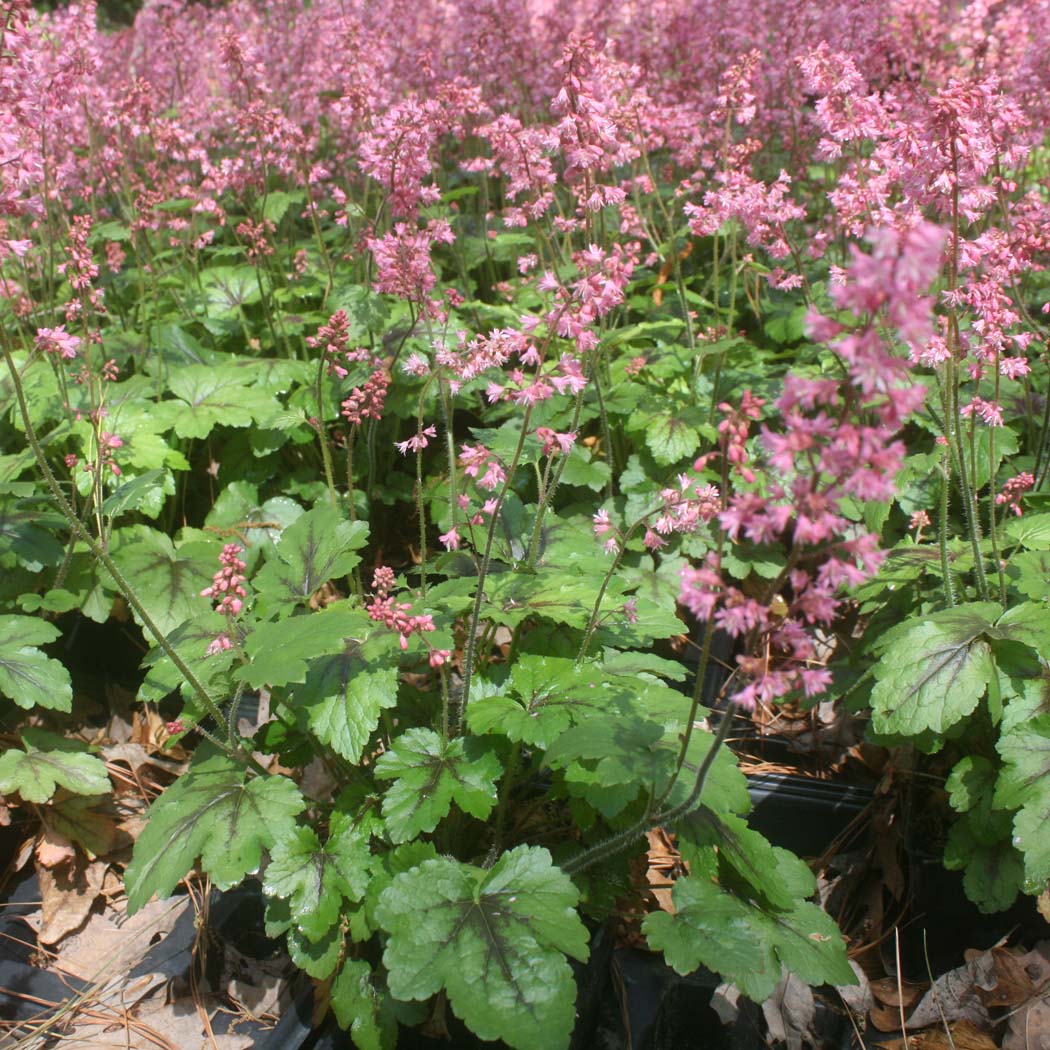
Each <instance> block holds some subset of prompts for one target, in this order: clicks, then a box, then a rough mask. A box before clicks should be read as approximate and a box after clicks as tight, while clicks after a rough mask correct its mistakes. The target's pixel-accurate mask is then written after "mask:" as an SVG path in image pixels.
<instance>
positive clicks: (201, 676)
mask: <svg viewBox="0 0 1050 1050" xmlns="http://www.w3.org/2000/svg"><path fill="white" fill-rule="evenodd" d="M228 629H229V624H228V623H227V622H226V617H225V616H223V615H222V614H221V613H218V612H209V613H205V614H204V615H203V616H199V617H197V618H196V619H194V620H191V621H188V622H186V623H183V624H181V625H180V626H178V627H176V628H175V630H174V631H172V632H170V633H169V635H168V642H169V643H170V644H171V645H172V646H173V647H174V649H175V651H176V652H177V653H178V654H179V656H180V657H181V658H182V659H183V661H184V662H185V663H186V665H187V666H188V667H189V669H190V670H191V671H192V672H193V673H194V674H195V675H196V676H197V679H198V680H199V681H200V683H201V684H202V685H203V686H204V687H205V688H206V689H207V690H208V691H209V692H210V693H212V694H213V695H220V694H223V693H225V692H226V690H227V685H228V682H229V679H228V677H227V672H228V671H229V669H230V666H231V665H232V664H233V662H234V659H235V658H236V654H235V653H234V651H233V650H232V649H227V650H223V651H221V652H217V653H213V654H211V655H210V656H209V655H208V647H209V646H210V645H211V643H212V642H213V641H215V639H216V638H217V637H218V636H219V635H220V634H222V633H223V632H224V631H227V630H228ZM142 666H143V667H145V668H146V676H145V678H143V680H142V684H141V685H140V686H139V691H138V696H137V697H136V699H137V700H139V701H143V702H146V703H157V702H159V701H161V700H163V699H164V698H165V697H166V696H169V695H170V694H171V693H174V692H177V691H178V690H180V689H181V691H182V695H183V697H184V699H186V700H187V701H189V702H190V703H196V702H197V694H196V692H195V691H194V688H193V686H192V685H190V684H189V682H187V681H186V680H185V678H184V677H183V675H182V672H181V671H180V670H179V669H178V668H177V667H176V666H175V665H174V664H173V663H172V662H171V658H170V657H168V656H167V655H166V654H165V652H164V650H163V649H161V648H160V646H154V647H153V648H152V649H150V651H149V652H148V653H147V654H146V657H145V659H143V661H142Z"/></svg>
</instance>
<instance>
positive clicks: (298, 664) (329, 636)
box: [237, 603, 374, 689]
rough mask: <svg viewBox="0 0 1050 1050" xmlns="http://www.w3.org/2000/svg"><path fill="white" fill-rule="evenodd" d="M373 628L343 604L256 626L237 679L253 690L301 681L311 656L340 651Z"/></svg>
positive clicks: (360, 615)
mask: <svg viewBox="0 0 1050 1050" xmlns="http://www.w3.org/2000/svg"><path fill="white" fill-rule="evenodd" d="M373 626H374V625H373V624H372V622H371V621H370V620H369V619H368V616H367V615H366V614H365V612H364V611H363V610H362V609H351V608H348V607H347V605H346V604H345V603H339V604H336V605H330V606H328V607H327V608H325V609H322V610H321V611H320V612H315V613H304V614H302V615H300V616H289V617H288V618H287V619H284V620H277V621H275V622H273V623H261V624H258V625H257V626H256V628H255V630H254V631H252V633H251V634H250V635H248V638H247V641H246V642H245V643H244V649H245V652H247V654H248V655H249V656H250V657H251V663H250V664H247V665H245V666H244V667H241V668H240V669H239V670H238V671H237V676H238V677H239V678H240V679H241V680H242V681H243V682H246V683H247V684H248V685H250V686H251V687H252V688H253V689H258V688H259V687H260V686H263V685H270V686H282V685H287V684H288V683H289V682H304V681H306V675H307V670H308V668H309V666H310V662H311V661H312V660H313V659H314V658H315V657H318V656H321V655H323V654H325V653H338V652H342V651H343V650H345V649H346V648H347V645H348V643H351V642H353V640H354V638H355V637H357V638H363V637H365V636H366V635H367V634H368V632H369V631H370V629H371V628H372V627H373Z"/></svg>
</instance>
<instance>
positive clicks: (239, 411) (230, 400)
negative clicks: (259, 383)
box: [158, 365, 281, 438]
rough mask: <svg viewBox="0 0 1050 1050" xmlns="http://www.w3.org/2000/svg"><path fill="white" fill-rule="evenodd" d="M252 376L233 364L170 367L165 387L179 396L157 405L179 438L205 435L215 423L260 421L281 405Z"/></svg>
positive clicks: (246, 424) (232, 424)
mask: <svg viewBox="0 0 1050 1050" xmlns="http://www.w3.org/2000/svg"><path fill="white" fill-rule="evenodd" d="M252 380H253V376H252V375H251V373H250V372H245V371H243V370H241V369H238V368H237V367H236V366H234V365H186V366H185V367H183V368H179V369H175V370H173V371H172V373H171V376H170V378H169V380H168V389H169V390H170V391H171V392H172V394H174V395H175V397H176V398H178V399H179V400H178V401H176V402H162V404H161V406H158V407H159V408H161V409H164V410H165V411H166V412H168V413H169V415H170V420H171V425H172V427H173V429H174V431H175V433H176V434H177V435H178V436H179V437H180V438H206V437H207V436H208V435H209V434H210V433H211V431H212V430H213V429H214V428H215V427H217V426H225V427H250V426H251V425H252V424H253V423H264V422H265V421H267V420H268V419H269V418H270V417H271V416H274V415H276V414H277V413H278V412H279V411H280V410H281V406H280V405H279V404H278V402H277V401H275V400H274V399H273V398H272V397H271V396H270V395H269V394H268V393H267V392H266V391H265V390H260V389H259V388H258V387H256V386H254V385H253V383H252ZM169 404H170V405H171V407H170V408H167V406H168V405H169Z"/></svg>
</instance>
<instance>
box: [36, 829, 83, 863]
mask: <svg viewBox="0 0 1050 1050" xmlns="http://www.w3.org/2000/svg"><path fill="white" fill-rule="evenodd" d="M76 856H77V851H76V850H75V849H74V848H73V843H72V842H70V841H69V839H67V838H66V837H65V835H60V834H59V833H58V832H57V831H55V830H54V829H53V828H49V827H48V826H47V824H45V825H44V831H43V833H42V834H41V836H40V838H39V839H38V840H37V844H36V860H37V863H38V864H39V865H41V866H42V867H45V868H57V867H58V866H59V865H60V864H69V863H72V862H73V861H74V860H75V859H76Z"/></svg>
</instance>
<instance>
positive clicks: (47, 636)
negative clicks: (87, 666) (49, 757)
mask: <svg viewBox="0 0 1050 1050" xmlns="http://www.w3.org/2000/svg"><path fill="white" fill-rule="evenodd" d="M59 633H60V632H59V630H58V628H57V627H55V625H54V624H50V623H48V622H47V621H46V620H41V619H39V618H38V617H35V616H0V695H2V696H6V697H9V698H10V699H11V700H14V702H15V703H16V704H18V706H19V707H24V708H26V709H29V708H31V707H46V708H50V709H51V710H53V711H67V712H68V711H69V710H70V709H71V707H72V703H73V687H72V686H71V684H70V681H69V672H68V671H67V670H66V669H65V668H64V667H63V666H62V665H61V664H60V663H59V662H58V661H57V660H52V659H51V657H50V656H48V655H47V654H46V653H44V652H43V651H42V650H40V649H38V648H37V646H38V645H45V644H46V643H47V642H53V641H54V640H55V639H56V638H57V637H58V636H59Z"/></svg>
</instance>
